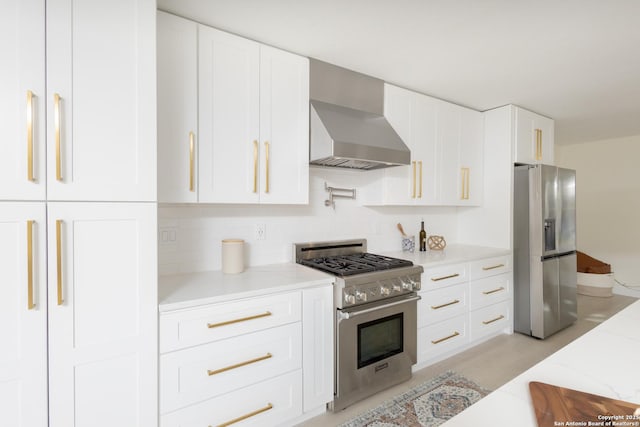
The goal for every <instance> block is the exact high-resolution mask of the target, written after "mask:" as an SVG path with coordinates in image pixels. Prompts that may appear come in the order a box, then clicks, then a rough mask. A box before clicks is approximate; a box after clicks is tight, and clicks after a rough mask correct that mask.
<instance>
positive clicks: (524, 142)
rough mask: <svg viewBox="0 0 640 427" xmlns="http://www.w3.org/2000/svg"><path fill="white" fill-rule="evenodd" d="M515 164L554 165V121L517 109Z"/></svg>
mask: <svg viewBox="0 0 640 427" xmlns="http://www.w3.org/2000/svg"><path fill="white" fill-rule="evenodd" d="M514 109H515V123H516V129H515V148H514V156H515V157H514V163H526V164H537V163H543V164H547V165H551V164H553V149H554V123H553V120H552V119H549V118H547V117H543V116H541V115H539V114H536V113H532V112H531V111H527V110H525V109H523V108H520V107H515V108H514Z"/></svg>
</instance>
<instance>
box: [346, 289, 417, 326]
mask: <svg viewBox="0 0 640 427" xmlns="http://www.w3.org/2000/svg"><path fill="white" fill-rule="evenodd" d="M420 299H422V297H421V296H420V295H416V296H414V297H411V298H407V299H403V300H401V301H394V302H390V303H389V304H383V305H378V306H376V307H371V308H365V309H364V310H357V311H351V312H349V311H342V310H338V317H339V318H340V320H346V319H351V318H353V317H357V316H360V315H362V314H367V313H371V312H372V311H376V310H380V309H382V308H389V307H393V306H396V305H400V304H407V303H410V302H414V301H418V300H420Z"/></svg>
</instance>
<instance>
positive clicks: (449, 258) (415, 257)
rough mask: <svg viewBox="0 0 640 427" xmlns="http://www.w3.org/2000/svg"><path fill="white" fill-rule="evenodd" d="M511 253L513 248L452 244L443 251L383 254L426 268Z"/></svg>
mask: <svg viewBox="0 0 640 427" xmlns="http://www.w3.org/2000/svg"><path fill="white" fill-rule="evenodd" d="M510 253H511V250H509V249H500V248H489V247H485V246H472V245H461V244H452V245H447V247H446V248H444V249H443V250H441V251H434V250H427V251H425V252H420V251H418V250H417V249H416V250H415V251H414V252H401V251H397V252H383V253H381V255H386V256H390V257H394V258H402V259H406V260H408V261H412V262H413V263H414V264H417V265H421V266H423V267H424V268H431V267H437V266H440V265H447V264H455V263H459V262H468V261H475V260H478V259H484V258H491V257H494V256H501V255H507V254H510Z"/></svg>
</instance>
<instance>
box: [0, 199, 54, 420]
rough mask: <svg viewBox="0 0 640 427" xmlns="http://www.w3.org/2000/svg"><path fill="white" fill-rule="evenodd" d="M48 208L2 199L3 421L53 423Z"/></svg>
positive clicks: (0, 415) (0, 404)
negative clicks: (49, 380) (50, 415)
mask: <svg viewBox="0 0 640 427" xmlns="http://www.w3.org/2000/svg"><path fill="white" fill-rule="evenodd" d="M46 225H47V223H46V208H45V204H44V203H42V202H0V272H2V280H1V283H2V286H0V342H1V343H2V350H1V351H0V425H2V426H15V427H38V426H46V425H47V417H48V412H47V273H46V250H47V248H46V246H47V245H46V241H47V240H46V239H47V236H46Z"/></svg>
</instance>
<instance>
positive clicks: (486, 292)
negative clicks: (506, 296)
mask: <svg viewBox="0 0 640 427" xmlns="http://www.w3.org/2000/svg"><path fill="white" fill-rule="evenodd" d="M500 291H504V287H502V286H500V287H499V288H498V289H492V290H490V291H482V293H483V294H484V295H491V294H495V293H496V292H500Z"/></svg>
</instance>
